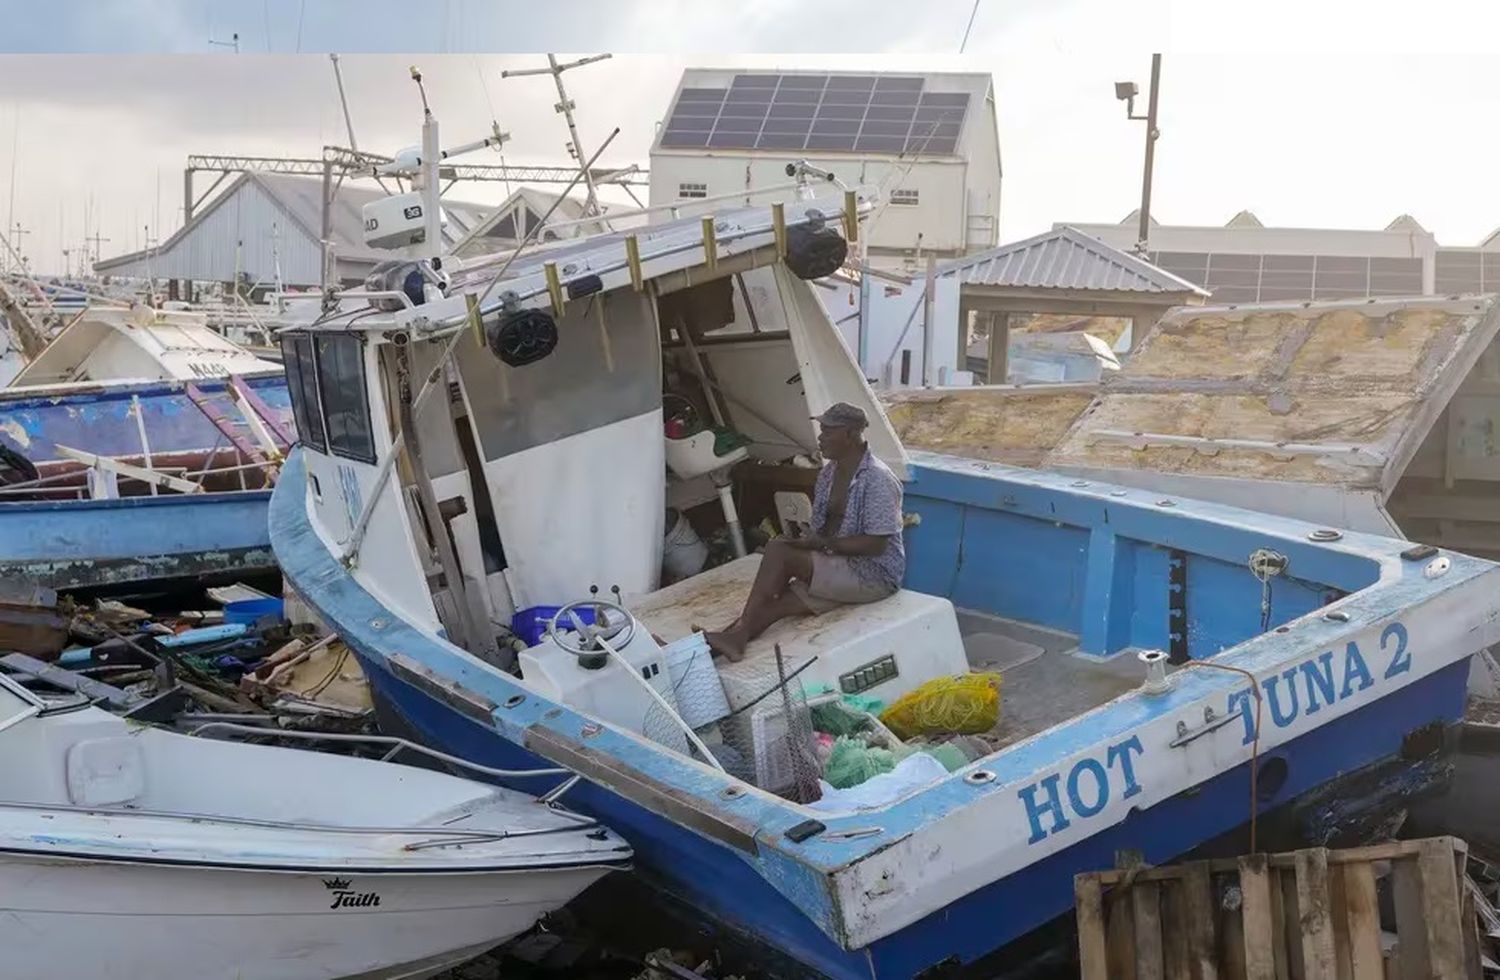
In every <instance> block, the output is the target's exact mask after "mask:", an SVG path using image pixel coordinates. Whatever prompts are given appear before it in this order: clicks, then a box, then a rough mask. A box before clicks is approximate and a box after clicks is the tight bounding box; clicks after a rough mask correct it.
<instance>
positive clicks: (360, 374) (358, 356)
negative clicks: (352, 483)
mask: <svg viewBox="0 0 1500 980" xmlns="http://www.w3.org/2000/svg"><path fill="white" fill-rule="evenodd" d="M317 349H318V387H319V389H320V390H321V391H322V393H323V417H324V418H325V419H326V420H327V425H328V449H329V451H330V452H332V453H333V454H334V455H335V456H343V457H345V458H348V459H356V460H359V461H360V462H363V463H373V462H375V433H374V431H373V430H372V429H371V428H370V401H369V396H368V395H367V393H366V392H365V361H364V353H365V345H364V343H363V342H362V341H361V340H360V338H358V337H354V336H349V335H339V334H330V335H328V336H322V337H319V338H318V339H317Z"/></svg>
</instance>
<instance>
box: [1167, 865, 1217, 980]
mask: <svg viewBox="0 0 1500 980" xmlns="http://www.w3.org/2000/svg"><path fill="white" fill-rule="evenodd" d="M1182 904H1183V922H1182V928H1181V929H1180V930H1174V931H1180V932H1181V933H1182V935H1183V936H1184V937H1185V938H1186V940H1187V957H1188V976H1189V977H1190V978H1191V980H1218V977H1219V970H1218V962H1217V959H1216V957H1215V956H1214V912H1215V908H1216V905H1217V903H1216V902H1215V901H1214V891H1213V879H1212V878H1211V876H1210V875H1209V870H1208V865H1207V864H1205V863H1204V862H1202V861H1194V862H1193V863H1192V864H1189V865H1187V866H1186V867H1185V868H1184V869H1183V877H1182Z"/></svg>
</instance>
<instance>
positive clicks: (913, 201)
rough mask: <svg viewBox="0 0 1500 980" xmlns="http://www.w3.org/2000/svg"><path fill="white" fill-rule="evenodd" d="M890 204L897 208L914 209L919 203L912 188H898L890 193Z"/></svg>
mask: <svg viewBox="0 0 1500 980" xmlns="http://www.w3.org/2000/svg"><path fill="white" fill-rule="evenodd" d="M891 203H892V204H894V205H897V206H899V207H908V208H914V207H916V206H917V204H918V203H919V202H918V200H917V192H916V190H914V189H912V188H906V187H898V188H896V189H895V190H893V191H891Z"/></svg>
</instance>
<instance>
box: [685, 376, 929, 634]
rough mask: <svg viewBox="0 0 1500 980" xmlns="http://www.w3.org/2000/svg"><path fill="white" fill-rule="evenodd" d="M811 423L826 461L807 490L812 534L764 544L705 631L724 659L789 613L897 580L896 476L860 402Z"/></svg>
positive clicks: (901, 558) (866, 597)
mask: <svg viewBox="0 0 1500 980" xmlns="http://www.w3.org/2000/svg"><path fill="white" fill-rule="evenodd" d="M817 422H818V429H819V431H818V451H819V452H820V453H821V454H822V456H823V458H824V459H825V460H827V462H826V463H825V464H824V465H823V471H822V472H821V473H819V474H818V483H817V486H816V488H815V489H814V491H813V522H812V523H813V527H814V528H815V529H816V533H815V534H813V535H811V536H809V537H803V538H790V537H781V538H776V539H774V540H772V541H771V542H770V543H769V544H768V545H766V548H765V553H764V555H763V556H762V558H761V562H760V568H759V570H758V571H757V572H756V574H755V582H754V584H753V585H751V587H750V595H749V597H748V598H747V599H746V600H745V608H744V610H743V611H742V612H741V613H740V615H739V618H738V619H736V620H735V621H734V622H733V623H732V624H730V625H729V626H728V627H726V628H725V629H723V630H720V631H719V632H715V633H708V634H706V635H705V639H707V640H708V643H709V646H711V647H712V648H713V650H714V652H715V653H718V654H723V655H724V656H725V657H728V658H729V659H730V660H739V659H741V658H742V657H744V655H745V647H746V646H747V645H748V644H749V643H750V641H751V640H753V639H755V638H756V637H757V636H760V635H761V634H762V633H764V632H765V631H766V630H767V629H770V627H771V626H772V625H773V624H775V623H777V622H779V621H780V620H782V619H785V618H786V617H788V616H806V615H817V614H818V613H822V612H827V611H828V610H829V609H832V608H834V607H835V606H842V605H852V604H856V603H863V602H874V601H876V600H877V599H884V598H885V597H886V596H889V595H891V594H893V593H894V592H895V591H896V590H897V589H899V588H900V587H901V578H902V576H903V575H904V574H905V573H906V549H905V547H904V546H903V545H902V542H901V481H900V480H899V479H898V478H897V477H896V474H894V473H892V472H891V470H890V467H888V466H886V465H885V464H884V463H882V462H881V461H880V460H879V459H877V458H876V457H875V456H874V454H872V453H871V452H870V447H869V446H868V445H866V444H865V427H866V426H867V425H869V419H868V418H867V417H866V416H865V413H864V410H863V409H861V408H858V407H856V406H854V405H849V404H846V403H844V402H839V403H837V404H835V405H833V406H832V407H830V408H829V409H828V411H826V412H824V413H823V414H822V415H819V416H817Z"/></svg>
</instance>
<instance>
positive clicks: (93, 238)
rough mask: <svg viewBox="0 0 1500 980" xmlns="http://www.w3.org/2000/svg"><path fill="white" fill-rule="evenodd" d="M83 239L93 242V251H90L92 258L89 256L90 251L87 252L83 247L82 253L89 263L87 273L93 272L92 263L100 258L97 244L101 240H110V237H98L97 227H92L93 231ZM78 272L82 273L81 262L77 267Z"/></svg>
mask: <svg viewBox="0 0 1500 980" xmlns="http://www.w3.org/2000/svg"><path fill="white" fill-rule="evenodd" d="M84 241H85V242H93V243H94V250H93V253H92V255H93V257H92V258H90V257H89V256H90V253H89V251H88V249H85V250H84V253H83V255H84V258H85V259H86V260H87V261H88V264H89V274H93V271H94V263H95V262H98V261H99V258H100V256H99V244H100V243H101V242H107V241H110V239H108V238H101V237H99V229H97V228H95V229H94V233H93V234H92V235H89V236H87V237H85V238H84ZM78 273H79V275H82V274H83V266H82V265H81V264H80V265H79V267H78Z"/></svg>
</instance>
